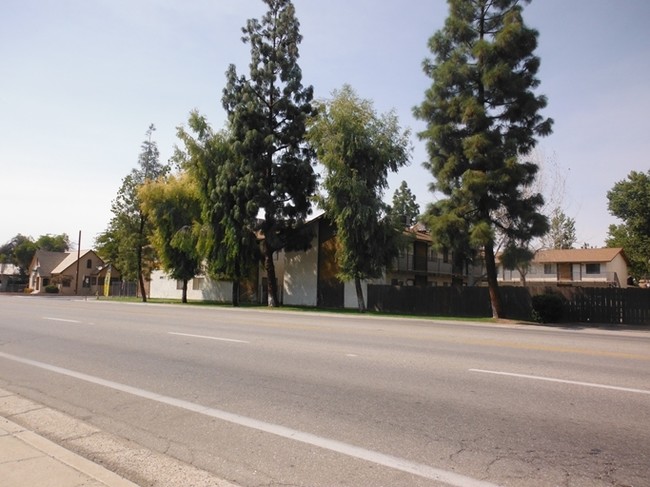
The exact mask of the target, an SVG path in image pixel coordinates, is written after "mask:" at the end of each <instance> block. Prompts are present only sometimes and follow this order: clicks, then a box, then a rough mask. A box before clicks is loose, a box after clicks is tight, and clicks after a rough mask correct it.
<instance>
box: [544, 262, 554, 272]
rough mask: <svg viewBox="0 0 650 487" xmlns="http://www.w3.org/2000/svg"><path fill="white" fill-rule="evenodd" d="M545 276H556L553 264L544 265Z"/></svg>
mask: <svg viewBox="0 0 650 487" xmlns="http://www.w3.org/2000/svg"><path fill="white" fill-rule="evenodd" d="M544 274H555V271H554V270H553V264H544Z"/></svg>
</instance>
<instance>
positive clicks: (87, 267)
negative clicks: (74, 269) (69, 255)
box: [86, 259, 93, 269]
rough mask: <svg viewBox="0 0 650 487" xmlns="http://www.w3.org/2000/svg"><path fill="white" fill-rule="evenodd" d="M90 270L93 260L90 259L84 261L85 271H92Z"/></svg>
mask: <svg viewBox="0 0 650 487" xmlns="http://www.w3.org/2000/svg"><path fill="white" fill-rule="evenodd" d="M92 268H93V260H92V259H88V260H87V261H86V269H92Z"/></svg>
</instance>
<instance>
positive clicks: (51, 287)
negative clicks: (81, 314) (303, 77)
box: [45, 284, 59, 294]
mask: <svg viewBox="0 0 650 487" xmlns="http://www.w3.org/2000/svg"><path fill="white" fill-rule="evenodd" d="M45 292H46V293H50V294H57V293H58V292H59V286H57V285H56V284H48V285H47V286H45Z"/></svg>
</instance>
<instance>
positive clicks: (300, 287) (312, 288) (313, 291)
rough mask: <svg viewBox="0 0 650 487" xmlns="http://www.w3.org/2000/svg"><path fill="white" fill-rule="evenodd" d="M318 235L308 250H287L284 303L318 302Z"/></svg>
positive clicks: (305, 303)
mask: <svg viewBox="0 0 650 487" xmlns="http://www.w3.org/2000/svg"><path fill="white" fill-rule="evenodd" d="M317 289H318V236H316V237H315V238H314V240H313V241H312V245H311V248H310V249H309V250H307V251H306V252H287V253H286V254H285V262H284V282H283V296H284V301H283V303H284V304H285V305H288V306H316V305H317V304H318V295H317Z"/></svg>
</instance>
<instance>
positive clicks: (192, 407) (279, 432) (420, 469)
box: [0, 352, 499, 487]
mask: <svg viewBox="0 0 650 487" xmlns="http://www.w3.org/2000/svg"><path fill="white" fill-rule="evenodd" d="M0 357H2V358H5V359H7V360H12V361H14V362H19V363H22V364H26V365H31V366H32V367H38V368H40V369H43V370H47V371H49V372H55V373H57V374H61V375H65V376H68V377H73V378H75V379H79V380H83V381H85V382H89V383H91V384H96V385H100V386H104V387H107V388H110V389H113V390H116V391H120V392H125V393H127V394H132V395H134V396H137V397H142V398H144V399H149V400H151V401H156V402H159V403H162V404H167V405H169V406H174V407H177V408H181V409H185V410H187V411H191V412H194V413H199V414H203V415H205V416H209V417H212V418H216V419H220V420H222V421H227V422H229V423H233V424H237V425H239V426H245V427H247V428H252V429H255V430H258V431H262V432H265V433H270V434H273V435H276V436H280V437H282V438H288V439H290V440H295V441H299V442H301V443H306V444H308V445H312V446H317V447H320V448H324V449H327V450H331V451H334V452H337V453H341V454H343V455H347V456H349V457H354V458H358V459H360V460H365V461H368V462H372V463H375V464H377V465H383V466H385V467H389V468H393V469H395V470H400V471H402V472H407V473H410V474H413V475H417V476H419V477H423V478H426V479H431V480H436V481H438V482H443V483H445V484H448V485H452V486H455V487H499V486H497V485H496V484H492V483H490V482H486V481H483V480H478V479H473V478H471V477H466V476H464V475H460V474H457V473H454V472H449V471H447V470H442V469H439V468H434V467H430V466H428V465H424V464H421V463H415V462H411V461H409V460H406V459H404V458H399V457H394V456H392V455H385V454H383V453H379V452H376V451H372V450H367V449H365V448H361V447H358V446H354V445H350V444H348V443H343V442H341V441H337V440H332V439H329V438H324V437H322V436H317V435H313V434H311V433H305V432H303V431H299V430H294V429H291V428H287V427H285V426H281V425H278V424H273V423H267V422H265V421H259V420H257V419H253V418H248V417H246V416H241V415H239V414H235V413H230V412H228V411H222V410H220V409H214V408H210V407H207V406H202V405H200V404H196V403H193V402H189V401H185V400H183V399H176V398H174V397H169V396H164V395H162V394H157V393H155V392H151V391H147V390H144V389H138V388H137V387H132V386H128V385H125V384H120V383H119V382H113V381H110V380H106V379H102V378H100V377H95V376H92V375H88V374H84V373H82V372H76V371H74V370H70V369H65V368H63V367H57V366H56V365H50V364H46V363H43V362H38V361H36V360H30V359H26V358H22V357H17V356H15V355H10V354H8V353H4V352H0Z"/></svg>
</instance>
